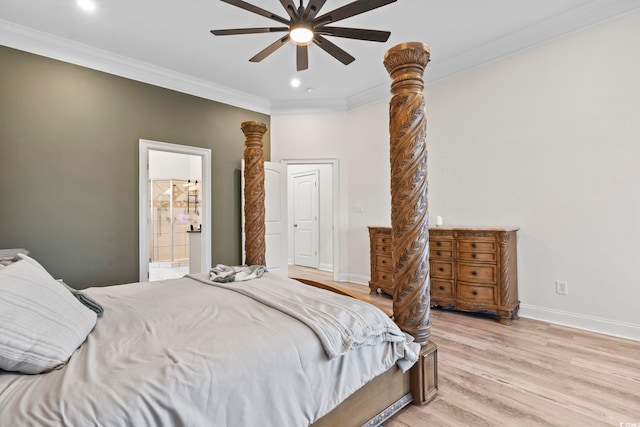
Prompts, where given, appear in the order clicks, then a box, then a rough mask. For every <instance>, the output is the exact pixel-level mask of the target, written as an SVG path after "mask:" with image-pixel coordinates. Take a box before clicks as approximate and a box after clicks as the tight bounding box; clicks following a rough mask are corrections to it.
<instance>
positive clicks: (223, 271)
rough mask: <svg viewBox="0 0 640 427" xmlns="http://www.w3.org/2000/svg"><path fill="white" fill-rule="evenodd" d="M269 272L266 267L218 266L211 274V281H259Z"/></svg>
mask: <svg viewBox="0 0 640 427" xmlns="http://www.w3.org/2000/svg"><path fill="white" fill-rule="evenodd" d="M265 271H267V269H266V267H265V266H264V265H239V266H229V265H224V264H218V265H216V266H215V267H213V268H212V269H211V271H210V272H209V279H210V280H212V281H214V282H218V283H229V282H244V281H245V280H251V279H257V278H259V277H262V274H264V272H265Z"/></svg>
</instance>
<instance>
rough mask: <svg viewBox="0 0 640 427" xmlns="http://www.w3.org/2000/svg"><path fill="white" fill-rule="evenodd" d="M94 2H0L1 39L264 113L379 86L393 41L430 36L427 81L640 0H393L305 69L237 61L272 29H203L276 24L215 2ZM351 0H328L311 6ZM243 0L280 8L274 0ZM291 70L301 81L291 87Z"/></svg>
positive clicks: (283, 62) (377, 92) (284, 58)
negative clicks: (229, 32)
mask: <svg viewBox="0 0 640 427" xmlns="http://www.w3.org/2000/svg"><path fill="white" fill-rule="evenodd" d="M95 1H96V3H97V10H96V11H95V12H93V13H86V12H84V11H82V10H80V9H79V8H78V7H77V6H76V3H75V0H57V1H51V0H0V44H3V45H6V46H9V47H14V48H18V49H23V50H26V51H30V52H34V53H38V54H42V55H46V56H50V57H53V58H57V59H62V60H65V61H68V62H72V63H76V64H79V65H84V66H88V67H91V68H95V69H99V70H103V71H107V72H110V73H113V74H118V75H122V76H125V77H129V78H134V79H137V80H141V81H145V82H148V83H152V84H157V85H160V86H164V87H168V88H172V89H176V90H181V91H183V92H187V93H192V94H196V95H199V96H203V97H206V98H210V99H215V100H218V101H221V102H226V103H229V104H232V105H237V106H240V107H244V108H250V109H253V110H256V111H261V112H264V113H268V114H278V113H283V112H304V111H319V110H347V109H350V108H353V107H357V106H360V105H363V104H366V103H368V102H371V101H374V100H378V99H381V98H382V97H384V96H387V94H388V88H389V83H390V79H389V77H388V75H387V73H386V71H385V69H384V66H383V65H382V60H383V57H384V53H385V52H386V51H387V50H388V49H389V48H391V47H392V46H395V45H396V44H398V43H402V42H407V41H421V42H425V43H427V44H428V45H429V46H430V48H431V63H430V64H429V66H428V67H427V71H426V73H425V79H426V80H427V81H430V80H434V79H437V78H442V77H444V76H446V75H449V74H452V73H455V72H458V71H461V70H464V69H466V68H469V67H472V66H474V65H478V64H480V63H483V62H486V61H490V60H492V59H495V58H498V57H501V56H504V55H508V54H510V53H513V52H516V51H518V50H521V49H524V48H527V47H530V46H533V45H536V44H539V43H541V42H543V41H545V40H548V39H550V38H553V37H556V36H558V35H561V34H565V33H567V32H571V31H574V30H576V29H579V28H582V27H584V26H587V25H590V24H593V23H596V22H599V21H602V20H604V19H607V18H610V17H612V16H615V15H618V14H621V13H624V12H627V11H629V10H631V9H635V8H638V7H640V0H536V1H531V0H447V1H445V0H440V1H436V0H398V1H397V2H396V3H392V4H390V5H387V6H384V7H382V8H379V9H375V10H373V11H370V12H367V13H365V14H362V15H358V16H355V17H353V18H349V19H346V20H344V21H340V22H339V23H338V24H336V25H339V26H345V27H357V28H370V29H380V30H388V31H391V37H390V39H389V41H387V42H386V43H375V42H366V41H359V40H349V39H342V38H335V37H331V38H330V40H331V41H333V42H334V43H335V44H337V45H339V46H340V47H342V48H343V49H345V50H346V51H347V52H349V53H351V54H352V55H353V56H354V57H355V58H356V60H355V62H353V63H352V64H350V65H347V66H345V65H343V64H341V63H340V62H338V61H337V60H335V59H334V58H333V57H331V56H329V55H328V54H327V53H325V52H324V51H323V50H321V49H320V48H319V47H317V46H314V45H312V46H310V48H309V69H308V70H306V71H302V72H296V68H295V48H294V46H293V45H286V46H284V47H282V48H281V49H279V50H278V51H276V52H275V53H274V54H272V55H271V56H269V57H268V58H267V59H265V60H264V61H262V62H260V63H250V62H248V59H249V58H250V57H252V56H253V55H255V54H256V53H257V52H259V51H260V50H262V49H263V48H265V47H266V46H268V45H269V44H271V43H272V42H273V41H275V40H277V39H278V38H280V37H281V36H282V34H281V33H275V34H251V35H237V36H224V37H215V36H213V35H211V34H210V33H209V30H211V29H226V28H244V27H265V26H281V24H279V23H278V22H276V21H271V20H269V19H267V18H264V17H261V16H259V15H255V14H253V13H251V12H248V11H245V10H243V9H240V8H237V7H234V6H231V5H229V4H226V3H223V2H221V1H219V0H188V1H176V0H95ZM351 1H352V0H328V1H327V3H326V4H325V6H324V7H323V9H322V10H321V12H320V14H322V13H323V12H328V11H330V10H332V9H335V8H337V7H340V6H343V5H345V4H347V3H350V2H351ZM248 2H249V3H252V4H255V5H257V6H259V7H261V8H263V9H267V10H269V11H272V12H275V13H277V14H279V15H281V16H286V12H285V11H284V9H283V7H282V5H281V4H280V2H279V1H278V0H248ZM306 2H307V0H305V1H304V3H305V4H306ZM296 3H298V0H296ZM293 77H298V78H299V79H300V80H301V81H302V85H301V86H300V87H299V88H297V89H296V88H292V87H291V86H290V84H289V82H290V80H291V79H292V78H293ZM308 88H312V89H313V90H312V91H311V92H308V91H307V89H308Z"/></svg>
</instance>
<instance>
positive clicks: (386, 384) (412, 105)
mask: <svg viewBox="0 0 640 427" xmlns="http://www.w3.org/2000/svg"><path fill="white" fill-rule="evenodd" d="M429 56H430V55H429V47H428V46H427V45H425V44H423V43H417V42H412V43H403V44H400V45H397V46H395V47H393V48H391V49H389V51H387V53H386V54H385V58H384V65H385V67H386V69H387V71H388V72H389V74H390V76H391V78H392V80H393V82H392V84H391V93H392V98H391V101H390V105H389V131H390V161H391V227H392V250H391V253H392V258H393V263H394V272H393V284H394V294H393V313H387V314H389V315H392V316H393V318H394V321H395V322H396V324H397V325H398V326H399V327H400V329H402V330H403V331H405V332H407V333H409V334H411V335H412V336H413V337H414V339H415V340H416V342H418V343H419V344H421V345H422V349H421V351H420V358H419V360H418V362H416V364H415V365H414V366H413V367H412V368H411V370H410V371H409V372H408V373H405V374H403V373H402V372H401V371H400V369H399V368H398V367H397V366H395V365H394V367H393V368H391V369H390V370H388V371H387V372H385V373H383V374H381V375H379V376H378V377H376V378H374V379H373V380H372V381H370V382H369V383H367V384H366V385H365V386H363V387H362V388H360V389H359V390H358V391H356V392H355V393H354V394H352V395H351V396H350V397H349V398H347V399H346V400H345V401H344V402H342V403H341V404H340V405H339V406H338V407H336V408H335V409H334V410H332V411H331V412H329V413H328V414H327V415H325V416H324V417H322V418H321V419H319V420H318V421H316V422H315V423H313V424H312V426H311V427H330V426H331V427H333V426H341V427H351V426H353V427H359V426H367V427H375V426H378V425H380V424H381V423H382V422H383V421H385V420H386V419H387V418H389V417H390V416H392V415H393V414H395V413H396V412H398V411H399V410H400V409H402V408H403V407H405V406H406V405H408V404H410V403H414V404H419V405H423V404H426V403H427V402H429V401H430V400H431V399H433V397H434V396H435V394H436V393H437V390H438V375H437V373H438V369H437V348H436V346H435V344H434V343H432V342H429V341H428V338H429V330H430V326H431V323H430V320H429V316H430V300H429V285H430V280H429V258H428V257H429V230H428V216H427V208H428V203H427V140H426V130H427V122H426V111H425V104H424V96H423V90H424V82H423V79H422V76H423V74H424V69H425V67H426V65H427V63H428V62H429ZM241 129H242V132H243V133H244V135H245V138H246V140H245V151H244V159H245V170H244V179H245V188H244V197H245V211H244V214H245V233H246V239H245V251H246V260H245V263H246V264H261V265H265V264H266V262H265V225H264V220H265V202H264V152H263V149H262V145H263V144H262V137H263V136H264V134H265V132H266V131H267V127H266V126H265V125H264V124H263V123H259V122H244V123H242V126H241ZM300 281H301V282H303V283H306V284H308V285H312V286H316V287H321V288H324V289H328V290H331V291H333V292H338V293H342V294H344V295H349V296H352V297H357V296H356V295H355V294H352V293H350V292H347V291H345V290H343V289H339V288H335V287H332V286H330V285H326V284H320V283H317V282H313V281H310V280H300Z"/></svg>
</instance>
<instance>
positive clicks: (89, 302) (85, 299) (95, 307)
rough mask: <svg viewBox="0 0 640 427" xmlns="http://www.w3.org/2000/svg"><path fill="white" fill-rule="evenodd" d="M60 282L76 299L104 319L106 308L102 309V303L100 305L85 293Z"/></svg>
mask: <svg viewBox="0 0 640 427" xmlns="http://www.w3.org/2000/svg"><path fill="white" fill-rule="evenodd" d="M58 282H60V283H62V284H63V285H64V287H65V288H67V289H68V290H69V292H71V294H72V295H73V296H74V297H76V299H77V300H78V301H80V302H81V303H82V304H83V305H84V306H85V307H87V308H88V309H90V310H91V311H93V312H95V313H96V315H97V316H98V317H102V314H103V313H104V308H102V305H100V303H98V302H97V301H96V300H94V299H93V298H91V297H90V296H88V295H87V294H85V293H84V292H80V291H79V290H77V289H74V288H72V287H71V286H69V285H67V284H66V283H64V282H63V281H62V280H60V279H58Z"/></svg>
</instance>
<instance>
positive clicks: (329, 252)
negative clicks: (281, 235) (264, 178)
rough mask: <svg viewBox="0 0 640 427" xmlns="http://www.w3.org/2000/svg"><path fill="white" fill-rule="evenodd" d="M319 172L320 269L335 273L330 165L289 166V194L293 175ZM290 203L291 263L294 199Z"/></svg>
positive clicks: (292, 253) (291, 260)
mask: <svg viewBox="0 0 640 427" xmlns="http://www.w3.org/2000/svg"><path fill="white" fill-rule="evenodd" d="M314 170H317V171H318V202H319V203H318V233H319V235H318V257H319V263H320V265H319V269H320V270H324V271H333V191H332V189H333V184H332V176H331V175H332V167H331V165H329V164H317V165H289V167H288V168H287V175H288V178H289V194H290V195H292V194H293V190H292V185H291V184H292V182H293V175H294V174H297V173H302V172H307V171H314ZM288 202H289V217H288V218H289V227H288V228H289V262H290V263H293V260H294V252H293V251H294V229H293V197H289V198H288Z"/></svg>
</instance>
